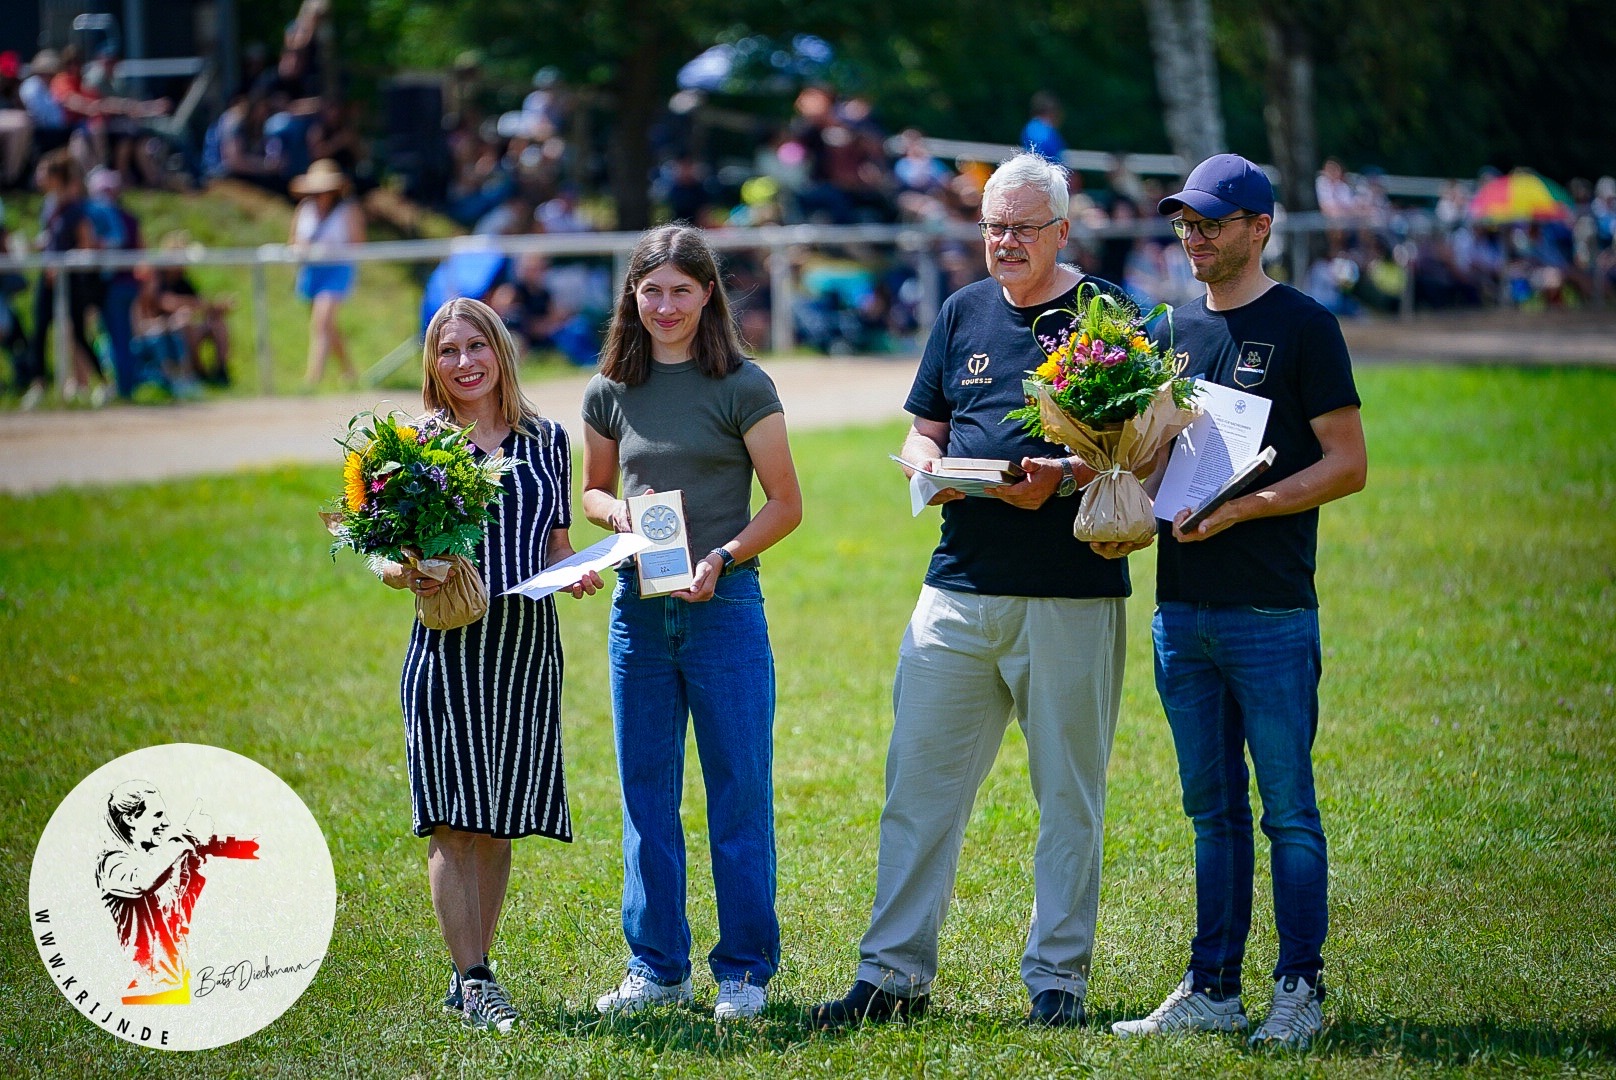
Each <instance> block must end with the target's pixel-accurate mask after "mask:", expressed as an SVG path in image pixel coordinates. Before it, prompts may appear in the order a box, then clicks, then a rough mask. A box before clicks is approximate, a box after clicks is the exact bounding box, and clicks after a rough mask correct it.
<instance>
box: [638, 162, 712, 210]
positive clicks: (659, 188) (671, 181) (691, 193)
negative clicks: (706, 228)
mask: <svg viewBox="0 0 1616 1080" xmlns="http://www.w3.org/2000/svg"><path fill="white" fill-rule="evenodd" d="M653 195H654V197H655V198H656V199H657V201H659V202H661V203H663V204H665V205H666V206H667V208H668V219H669V220H670V221H688V222H691V223H696V222H699V221H701V220H702V219H703V217H704V215H705V214H706V212H707V210H708V208H709V207H711V206H712V205H713V204H714V203H715V202H717V201H718V191H717V189H716V188H715V186H714V184H713V182H712V177H711V176H710V175H709V174H708V172H707V169H706V167H705V166H703V165H702V164H701V163H700V162H698V161H697V160H696V159H695V158H693V157H691V156H690V155H689V154H681V155H680V156H679V157H677V158H675V159H674V160H673V161H670V162H666V163H664V165H663V166H662V169H661V172H660V174H659V175H658V177H657V182H656V184H655V185H654V186H653Z"/></svg>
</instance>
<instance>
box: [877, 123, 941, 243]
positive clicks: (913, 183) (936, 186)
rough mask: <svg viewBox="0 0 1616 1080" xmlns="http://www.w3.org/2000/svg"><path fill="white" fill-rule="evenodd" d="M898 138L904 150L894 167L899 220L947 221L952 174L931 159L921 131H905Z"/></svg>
mask: <svg viewBox="0 0 1616 1080" xmlns="http://www.w3.org/2000/svg"><path fill="white" fill-rule="evenodd" d="M899 139H900V140H901V141H902V144H903V150H902V152H901V153H899V155H898V159H897V160H896V161H895V162H893V164H892V175H893V179H894V180H895V181H896V182H897V185H898V190H897V196H896V202H897V207H898V218H899V220H900V221H923V222H924V221H930V222H941V221H946V220H947V219H948V218H949V216H950V210H949V204H948V198H947V195H948V182H949V180H950V179H952V178H953V175H954V174H953V172H952V171H950V169H949V168H948V166H947V165H945V164H943V163H942V162H941V161H938V160H937V159H936V158H934V157H932V155H931V151H929V150H927V149H926V137H925V136H924V135H922V134H921V133H920V131H919V129H917V128H905V129H904V131H903V133H902V134H901V135H900V136H899Z"/></svg>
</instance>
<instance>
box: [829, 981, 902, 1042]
mask: <svg viewBox="0 0 1616 1080" xmlns="http://www.w3.org/2000/svg"><path fill="white" fill-rule="evenodd" d="M930 1000H931V998H930V996H929V995H927V994H920V995H919V996H917V997H910V998H906V997H899V996H898V995H897V994H891V993H888V992H887V991H885V990H883V989H881V988H880V987H879V986H876V985H875V984H874V983H868V982H865V981H864V980H863V979H860V980H859V981H858V982H856V983H854V984H853V989H851V990H849V991H848V992H847V996H846V997H843V998H837V999H836V1000H835V1001H827V1002H825V1003H824V1004H823V1005H815V1006H814V1007H813V1009H811V1010H810V1011H809V1013H808V1023H809V1025H810V1026H811V1027H813V1028H814V1029H815V1030H818V1031H828V1030H830V1029H831V1028H841V1027H853V1026H854V1025H857V1024H862V1023H865V1022H868V1023H871V1024H880V1023H885V1022H886V1021H888V1020H902V1021H904V1022H905V1023H907V1022H909V1021H910V1020H918V1019H920V1018H921V1017H922V1016H925V1015H926V1005H927V1004H928V1003H929V1002H930Z"/></svg>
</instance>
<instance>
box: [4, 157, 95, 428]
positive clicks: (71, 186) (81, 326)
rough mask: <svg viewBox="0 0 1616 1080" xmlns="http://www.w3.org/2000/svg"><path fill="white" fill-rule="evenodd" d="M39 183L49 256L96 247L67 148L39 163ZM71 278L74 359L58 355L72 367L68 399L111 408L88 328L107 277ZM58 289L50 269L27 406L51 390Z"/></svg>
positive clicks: (39, 303) (43, 286)
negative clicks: (48, 362)
mask: <svg viewBox="0 0 1616 1080" xmlns="http://www.w3.org/2000/svg"><path fill="white" fill-rule="evenodd" d="M34 182H35V184H36V185H37V186H38V188H39V190H40V191H41V192H42V193H43V194H44V199H43V200H42V202H41V204H40V226H41V230H40V240H39V247H40V248H41V249H43V250H45V251H49V252H64V251H73V250H76V249H79V248H94V247H96V246H97V241H96V236H95V229H94V227H93V226H92V225H91V224H90V218H89V215H88V214H87V213H86V212H85V206H84V202H85V200H84V172H83V170H81V169H80V168H79V164H78V162H77V161H75V160H74V159H73V155H72V154H71V153H70V152H69V151H68V150H67V148H66V147H63V148H61V149H57V150H52V151H51V152H50V153H48V154H46V155H45V156H44V157H42V158H40V159H39V166H38V168H37V169H36V170H35V172H34ZM66 279H67V280H66V283H65V288H66V289H67V310H68V321H69V323H70V327H69V334H70V338H71V342H70V352H71V354H72V355H71V356H68V357H57V363H60V364H67V365H69V371H71V373H72V374H71V376H70V377H69V378H68V379H67V382H66V395H65V396H66V398H67V399H68V400H69V401H72V400H75V399H77V398H78V397H79V395H80V394H82V393H88V395H89V400H90V404H91V405H94V406H101V405H104V404H106V402H107V398H108V396H109V393H110V392H109V391H108V389H107V386H106V383H105V381H104V380H103V378H102V374H101V369H100V367H99V365H98V364H97V363H96V357H95V350H94V349H93V348H91V346H90V339H89V336H88V334H87V333H86V330H85V328H86V322H87V319H88V317H89V312H90V309H91V308H94V307H99V306H100V304H101V275H100V274H99V273H98V272H96V271H93V270H91V271H79V272H76V273H70V274H67V275H66ZM58 287H63V284H62V283H61V282H60V281H58V274H57V272H56V271H54V270H46V271H44V272H42V273H41V274H40V276H39V287H38V288H36V289H35V290H34V322H33V325H34V340H33V343H32V344H33V354H32V362H31V363H30V364H29V370H28V372H27V375H26V377H25V379H26V382H27V384H28V390H27V391H26V393H25V394H24V397H23V404H24V405H25V406H29V405H31V404H35V403H37V402H38V401H39V398H40V397H41V396H42V395H43V394H44V391H45V371H46V368H45V350H46V348H47V344H46V343H47V342H48V341H49V339H50V337H51V333H50V330H51V324H52V323H53V322H54V321H55V317H56V289H57V288H58Z"/></svg>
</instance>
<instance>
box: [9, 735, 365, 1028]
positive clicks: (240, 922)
mask: <svg viewBox="0 0 1616 1080" xmlns="http://www.w3.org/2000/svg"><path fill="white" fill-rule="evenodd" d="M28 907H29V912H28V924H29V931H30V933H31V935H32V936H33V939H34V943H35V945H36V946H38V948H39V955H40V958H41V959H42V960H44V962H45V970H46V972H47V973H48V974H49V975H50V978H51V981H52V982H54V983H55V984H56V987H57V989H59V990H60V991H61V992H62V994H63V996H65V997H66V998H67V1000H68V1002H69V1003H70V1004H71V1005H72V1006H73V1007H74V1008H75V1009H77V1010H78V1011H79V1012H81V1013H83V1014H84V1015H85V1016H86V1017H88V1018H89V1019H90V1020H91V1021H92V1022H94V1023H95V1024H96V1025H97V1026H98V1027H101V1028H103V1029H105V1030H106V1031H109V1032H111V1033H112V1034H113V1035H116V1036H118V1037H119V1038H121V1039H127V1040H128V1041H129V1042H132V1043H135V1044H136V1045H138V1046H152V1047H159V1048H161V1049H164V1050H206V1049H209V1048H212V1047H215V1046H223V1045H225V1044H226V1043H232V1042H235V1041H236V1040H237V1039H243V1038H246V1037H247V1036H248V1035H251V1034H252V1033H253V1032H255V1031H257V1030H258V1029H259V1028H262V1027H263V1026H265V1025H266V1024H268V1023H270V1022H271V1021H272V1020H274V1019H275V1018H276V1017H278V1016H280V1014H281V1013H283V1012H285V1011H286V1010H287V1009H288V1008H289V1007H290V1006H291V1005H292V1003H293V1002H294V1001H296V1000H297V999H298V996H299V995H300V994H302V993H303V991H304V989H305V988H307V986H308V985H309V983H310V982H311V981H312V980H313V978H314V975H315V972H317V971H318V970H319V968H320V963H321V961H323V960H324V959H325V953H326V947H327V946H328V945H329V944H330V942H331V927H332V924H333V922H334V921H335V919H336V907H337V883H336V876H335V875H334V874H333V873H332V870H331V853H330V852H329V851H328V850H327V849H326V845H325V837H324V836H323V835H322V834H321V832H320V826H319V824H318V823H316V822H315V820H314V816H313V815H312V814H310V813H309V811H308V808H307V807H306V806H304V805H303V801H302V800H301V799H299V798H298V797H297V793H296V792H295V791H293V790H292V789H291V788H290V787H288V786H287V785H286V783H285V781H283V780H281V778H280V777H278V776H276V775H275V774H274V773H272V772H270V771H269V770H268V769H266V768H264V767H263V766H262V765H260V764H258V763H257V762H256V761H253V760H251V759H250V758H245V757H242V756H241V755H240V754H233V753H231V752H230V751H228V750H221V749H219V748H218V747H216V746H202V745H199V744H196V743H169V744H167V745H163V746H149V747H146V748H145V749H143V750H136V751H134V752H133V753H130V754H125V755H124V756H123V757H120V758H118V759H116V760H115V761H110V762H108V763H107V764H105V765H103V766H101V767H100V768H99V769H97V770H96V771H95V772H93V773H91V774H90V775H89V776H87V777H85V778H84V779H83V780H82V781H80V782H79V784H78V786H77V787H75V788H74V789H73V790H72V791H71V792H69V793H68V795H67V798H65V799H63V800H62V803H61V805H60V806H58V807H57V808H56V812H55V813H54V814H52V815H51V819H50V823H49V824H48V825H46V826H45V832H44V835H43V836H41V837H40V838H39V846H38V847H37V848H36V849H35V851H34V866H33V872H32V874H31V876H30V878H29V884H28Z"/></svg>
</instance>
